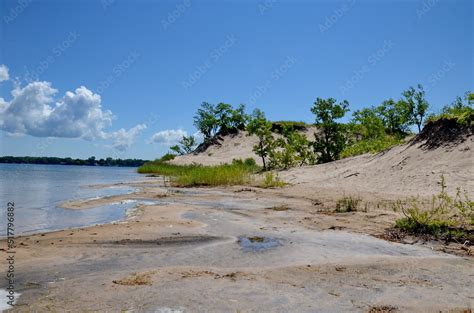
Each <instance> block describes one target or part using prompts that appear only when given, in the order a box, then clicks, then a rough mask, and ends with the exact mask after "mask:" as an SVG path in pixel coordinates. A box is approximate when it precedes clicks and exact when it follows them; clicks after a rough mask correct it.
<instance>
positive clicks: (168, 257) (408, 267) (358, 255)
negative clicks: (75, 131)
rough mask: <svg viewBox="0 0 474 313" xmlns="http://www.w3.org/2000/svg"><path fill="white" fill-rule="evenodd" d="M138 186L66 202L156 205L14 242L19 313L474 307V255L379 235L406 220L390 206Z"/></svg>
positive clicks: (251, 191) (265, 192)
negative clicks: (343, 207) (342, 208)
mask: <svg viewBox="0 0 474 313" xmlns="http://www.w3.org/2000/svg"><path fill="white" fill-rule="evenodd" d="M131 187H138V188H139V190H140V191H138V192H136V193H133V194H129V195H125V196H114V197H107V198H102V199H96V200H93V201H92V202H91V201H87V202H82V203H81V202H77V203H73V202H71V203H68V204H67V205H65V206H67V207H68V208H69V209H74V210H87V208H88V207H91V206H97V205H103V204H105V203H110V202H116V201H123V200H126V199H142V200H143V199H148V200H149V201H150V202H151V201H153V204H150V205H142V206H140V207H138V208H137V209H136V210H134V211H133V213H132V214H130V216H129V218H128V219H126V220H124V221H122V222H117V223H113V224H107V225H98V226H92V227H87V228H80V229H69V230H63V231H57V232H51V233H45V234H38V235H31V236H22V237H18V238H16V244H17V253H16V260H17V261H16V273H17V274H16V277H17V280H16V284H17V292H19V293H21V297H20V298H19V300H18V303H17V305H16V306H15V308H14V309H13V310H11V311H12V312H31V311H74V312H78V311H79V312H84V311H89V312H90V311H134V312H135V311H136V312H150V311H154V312H202V311H206V312H256V311H259V312H287V311H291V310H292V309H293V308H295V307H298V308H299V311H300V312H319V311H321V312H323V311H326V312H327V311H337V312H341V311H351V312H354V311H355V312H369V311H370V312H391V311H395V310H399V311H401V312H427V311H442V312H466V310H468V309H470V308H472V307H473V304H474V302H473V301H474V298H473V297H472V294H471V292H470V290H471V287H472V280H473V276H474V271H473V268H474V267H473V259H472V257H470V256H469V255H468V253H467V252H466V251H465V250H463V249H461V245H455V244H451V245H449V246H445V245H443V244H440V243H438V242H425V243H421V242H417V240H415V239H413V238H405V239H403V240H404V243H396V242H390V241H386V240H383V239H380V238H383V237H384V234H386V229H387V228H389V227H390V226H391V225H392V224H393V221H394V220H395V219H396V218H397V216H398V215H397V213H394V212H393V211H391V210H390V209H388V208H385V207H381V206H379V208H378V209H377V208H376V207H373V206H371V207H369V208H368V210H367V212H350V213H341V214H335V213H332V212H331V211H329V210H327V208H328V207H331V206H332V203H331V200H330V199H331V197H332V195H334V194H337V193H336V191H334V190H333V191H331V190H330V189H318V190H313V191H312V192H311V194H308V193H307V192H306V191H305V189H304V188H301V189H298V187H297V186H292V187H289V188H283V189H261V188H255V187H238V186H235V187H222V188H185V189H182V188H174V187H165V186H164V185H163V179H161V178H149V179H148V180H147V181H146V182H142V183H140V182H139V183H133V184H131ZM3 244H4V242H2V245H3ZM443 251H444V252H443ZM446 252H448V253H446ZM2 287H3V286H2ZM377 310H378V311H377Z"/></svg>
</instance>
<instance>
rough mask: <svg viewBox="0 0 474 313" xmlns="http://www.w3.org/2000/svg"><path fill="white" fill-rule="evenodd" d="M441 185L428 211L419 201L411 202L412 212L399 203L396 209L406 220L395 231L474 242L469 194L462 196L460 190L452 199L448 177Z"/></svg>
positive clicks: (396, 223) (471, 203) (471, 204)
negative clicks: (447, 186) (448, 187)
mask: <svg viewBox="0 0 474 313" xmlns="http://www.w3.org/2000/svg"><path fill="white" fill-rule="evenodd" d="M440 185H441V190H440V192H439V194H437V195H434V196H433V197H432V199H431V202H430V203H429V206H428V208H427V209H426V208H425V205H424V204H423V203H422V202H421V201H420V200H419V199H418V198H413V199H411V201H410V203H409V207H408V208H407V207H406V205H404V204H403V203H402V202H401V201H399V202H397V203H396V204H395V208H394V209H395V210H396V211H401V212H402V214H403V215H404V217H403V218H401V219H398V220H397V221H396V222H395V227H397V228H400V229H402V230H405V231H408V232H409V233H414V234H427V235H433V236H435V237H449V238H451V237H454V238H458V239H471V240H472V239H473V238H472V226H474V202H473V201H471V200H470V199H469V197H468V195H467V192H464V193H461V189H460V188H458V189H457V192H456V195H455V196H454V197H451V196H449V195H448V194H447V192H446V184H445V180H444V176H441V181H440ZM470 234H471V235H470ZM469 237H471V238H469Z"/></svg>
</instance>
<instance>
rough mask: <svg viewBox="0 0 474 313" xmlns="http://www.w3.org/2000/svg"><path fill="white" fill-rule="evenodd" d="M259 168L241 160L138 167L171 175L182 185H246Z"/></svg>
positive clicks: (161, 163) (150, 163)
mask: <svg viewBox="0 0 474 313" xmlns="http://www.w3.org/2000/svg"><path fill="white" fill-rule="evenodd" d="M258 170H259V167H258V166H257V165H255V162H254V163H252V162H250V161H245V162H244V161H241V160H234V162H232V164H223V165H217V166H203V165H174V164H169V163H166V162H162V161H155V162H149V163H146V164H144V165H143V166H140V167H139V168H138V172H139V173H153V174H158V175H162V176H170V177H171V178H172V183H173V184H174V185H175V186H180V187H192V186H219V185H245V184H249V183H251V181H252V174H253V173H254V172H256V171H258Z"/></svg>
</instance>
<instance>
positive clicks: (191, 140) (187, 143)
mask: <svg viewBox="0 0 474 313" xmlns="http://www.w3.org/2000/svg"><path fill="white" fill-rule="evenodd" d="M196 145H197V142H196V138H195V137H194V136H183V138H181V140H180V141H179V142H178V144H177V145H174V146H172V147H170V150H171V151H174V152H176V153H177V154H179V155H184V154H188V153H191V152H193V151H194V149H196Z"/></svg>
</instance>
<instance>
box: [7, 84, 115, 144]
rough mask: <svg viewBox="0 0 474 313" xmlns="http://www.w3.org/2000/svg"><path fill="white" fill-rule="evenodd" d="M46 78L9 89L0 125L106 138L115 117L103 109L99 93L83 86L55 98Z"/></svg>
mask: <svg viewBox="0 0 474 313" xmlns="http://www.w3.org/2000/svg"><path fill="white" fill-rule="evenodd" d="M57 92H58V91H57V90H56V89H54V88H53V87H51V83H49V82H32V83H29V84H28V85H26V86H25V87H16V88H15V89H13V91H12V100H11V101H9V102H8V101H4V100H3V103H0V129H1V130H4V131H6V132H8V133H12V134H23V135H31V136H35V137H63V138H83V139H86V140H93V139H105V138H107V134H106V133H105V131H104V129H105V128H106V127H108V126H110V125H111V124H112V120H113V118H114V116H113V114H112V112H111V111H109V110H103V109H102V106H101V98H100V96H99V95H98V94H94V93H93V92H92V91H90V90H89V89H87V88H86V87H84V86H82V87H79V88H77V89H76V90H75V91H74V92H72V91H68V92H66V94H65V95H64V96H63V97H62V98H60V99H58V100H55V95H56V94H57Z"/></svg>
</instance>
